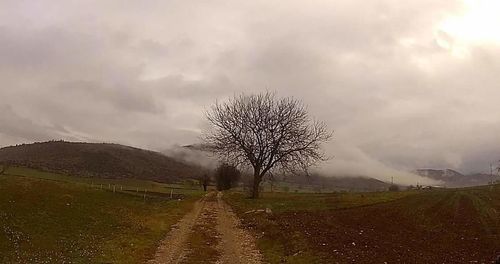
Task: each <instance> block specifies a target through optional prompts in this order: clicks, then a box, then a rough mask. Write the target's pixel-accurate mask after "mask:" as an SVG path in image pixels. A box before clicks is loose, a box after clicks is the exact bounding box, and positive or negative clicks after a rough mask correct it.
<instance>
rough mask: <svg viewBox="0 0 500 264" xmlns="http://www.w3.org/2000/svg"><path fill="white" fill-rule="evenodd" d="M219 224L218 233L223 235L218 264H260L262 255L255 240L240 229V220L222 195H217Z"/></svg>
mask: <svg viewBox="0 0 500 264" xmlns="http://www.w3.org/2000/svg"><path fill="white" fill-rule="evenodd" d="M217 205H218V211H219V212H218V216H219V217H218V223H217V231H218V232H219V233H220V234H221V237H222V241H221V243H220V244H219V248H220V251H221V258H220V259H219V261H217V263H218V264H260V263H262V260H263V258H262V255H261V253H260V252H259V250H258V249H257V247H256V245H255V238H254V237H253V236H252V235H251V234H250V233H248V231H246V230H244V229H242V228H241V227H240V220H239V218H238V217H237V216H236V215H235V214H234V213H233V211H232V210H231V207H230V206H229V205H228V204H227V203H226V202H224V200H222V193H218V194H217Z"/></svg>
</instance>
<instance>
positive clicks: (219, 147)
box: [203, 93, 331, 198]
mask: <svg viewBox="0 0 500 264" xmlns="http://www.w3.org/2000/svg"><path fill="white" fill-rule="evenodd" d="M206 117H207V119H208V121H209V123H210V124H211V126H210V128H209V129H207V130H206V131H205V133H204V135H203V139H204V141H205V143H206V144H207V146H208V148H209V149H210V150H211V151H212V152H213V153H215V154H217V155H218V156H219V157H220V158H221V159H223V160H224V162H226V163H229V164H234V165H242V164H243V165H250V166H251V167H252V168H253V186H252V198H258V197H259V186H260V183H261V181H262V178H263V177H264V176H265V175H266V173H268V172H270V170H272V169H277V168H279V169H282V170H284V171H286V172H297V171H298V170H303V171H306V172H307V168H308V167H309V166H311V165H314V164H316V163H317V162H319V161H322V160H325V159H326V158H325V156H324V153H323V152H322V151H321V149H320V145H321V143H323V142H326V141H328V140H329V139H330V138H331V132H329V131H328V130H327V128H326V125H325V124H324V123H322V122H318V121H313V120H311V118H310V117H309V115H308V114H307V111H306V107H305V106H304V105H303V104H302V103H301V102H300V101H298V100H296V99H294V98H291V97H288V98H276V97H275V95H274V94H272V93H263V94H256V95H240V96H235V97H233V98H232V99H230V100H229V101H227V102H224V103H219V102H216V103H215V105H213V106H212V108H211V109H210V110H209V111H208V112H207V113H206Z"/></svg>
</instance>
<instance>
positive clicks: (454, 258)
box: [245, 196, 500, 263]
mask: <svg viewBox="0 0 500 264" xmlns="http://www.w3.org/2000/svg"><path fill="white" fill-rule="evenodd" d="M412 199H413V198H409V199H402V200H401V201H395V202H391V203H385V204H378V205H374V206H368V207H360V208H351V209H345V210H325V211H315V212H305V211H302V212H286V213H281V214H276V215H274V216H265V215H263V216H261V218H260V219H259V218H257V217H256V216H253V217H248V218H246V219H245V223H246V224H247V225H248V226H249V227H252V228H255V229H256V231H257V233H265V237H266V239H268V240H274V241H280V243H281V244H282V245H283V248H284V249H285V255H287V256H297V255H300V254H304V252H308V253H309V255H311V252H312V253H313V254H312V255H314V256H315V257H317V258H318V259H317V260H316V259H315V261H314V262H315V263H494V260H496V259H497V256H498V254H500V235H499V231H500V230H499V229H498V224H499V223H498V220H499V219H498V214H496V211H495V214H494V215H493V218H492V219H489V220H490V222H489V224H487V225H485V222H484V221H488V219H485V217H484V216H483V215H481V212H479V211H478V210H477V208H476V207H475V206H474V205H473V201H472V200H471V199H469V198H468V197H467V196H461V197H459V198H457V199H455V200H453V201H454V203H453V204H451V205H450V204H449V201H450V199H448V198H447V199H443V200H438V201H433V200H431V199H429V200H425V199H424V200H418V201H413V200H412ZM417 204H419V205H424V206H414V205H417ZM413 206H414V207H413ZM262 217H265V218H266V219H262ZM495 218H496V219H495ZM491 221H493V222H491ZM495 221H496V223H495Z"/></svg>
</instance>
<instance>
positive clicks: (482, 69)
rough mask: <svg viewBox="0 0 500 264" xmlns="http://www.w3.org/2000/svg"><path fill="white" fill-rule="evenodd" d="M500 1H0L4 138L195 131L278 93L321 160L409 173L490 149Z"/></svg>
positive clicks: (460, 162) (499, 109)
mask: <svg viewBox="0 0 500 264" xmlns="http://www.w3.org/2000/svg"><path fill="white" fill-rule="evenodd" d="M499 13H500V1H493V0H477V1H472V0H468V1H463V0H456V1H451V0H442V1H434V0H432V1H431V0H408V1H400V0H380V1H375V0H373V1H366V0H345V1H338V0H329V1H326V0H309V1H294V0H287V1H277V0H255V1H243V0H227V1H223V0H213V1H186V0H172V1H154V0H144V1H127V2H126V3H125V2H124V1H118V0H88V1H74V0H52V1H41V0H0V146H7V145H12V144H17V143H24V142H33V141H45V140H51V139H64V140H71V141H89V142H114V143H120V144H126V145H132V146H136V147H143V148H147V149H153V150H165V149H168V148H171V147H172V146H176V145H184V144H192V143H196V142H198V141H199V134H200V131H201V130H202V129H203V128H204V127H205V126H206V121H205V119H204V111H205V110H206V109H208V108H209V107H210V105H211V104H213V103H214V102H215V100H225V99H227V98H229V97H231V96H234V95H235V94H240V93H258V92H263V91H272V92H275V93H276V95H277V96H293V97H295V98H298V99H300V100H302V101H303V102H304V103H305V104H306V105H308V110H309V113H310V115H311V116H312V117H314V118H316V119H318V120H322V121H324V122H325V123H326V124H327V125H328V127H329V128H330V129H332V130H334V134H333V140H332V141H331V142H329V143H328V144H325V146H324V147H325V151H326V153H327V154H328V155H329V156H331V157H332V159H330V160H329V161H328V162H326V163H324V164H322V166H321V167H320V168H318V169H319V170H322V171H324V172H325V173H328V174H342V175H360V174H364V175H370V176H373V177H376V178H379V179H386V180H387V179H388V178H390V177H391V176H393V175H397V177H396V181H398V182H401V183H409V182H414V181H415V180H418V178H417V177H416V176H414V175H412V174H410V173H407V172H408V171H411V170H413V169H415V168H452V169H457V170H460V171H462V172H465V173H468V172H480V171H488V170H489V164H490V163H491V162H495V161H497V160H498V159H500V149H499V147H498V143H499V142H500V115H499V113H500V103H499V101H498V98H500V87H499V86H500V60H499V59H498V58H499V56H500V16H498V15H497V14H499Z"/></svg>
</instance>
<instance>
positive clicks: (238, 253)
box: [148, 192, 262, 264]
mask: <svg viewBox="0 0 500 264" xmlns="http://www.w3.org/2000/svg"><path fill="white" fill-rule="evenodd" d="M148 263H149V264H163V263H179V264H183V263H217V264H229V263H231V264H233V263H234V264H240V263H241V264H247V263H248V264H254V263H255V264H257V263H262V255H261V254H260V252H259V251H258V250H257V248H256V246H255V240H254V238H253V237H252V235H250V234H249V233H248V232H247V231H245V230H244V229H242V228H240V227H239V219H238V218H237V217H236V215H235V214H234V213H233V212H232V210H231V208H230V206H229V205H227V204H226V203H225V202H224V201H223V200H222V193H215V192H212V193H208V194H207V195H206V196H205V197H203V198H202V199H201V200H199V201H198V202H196V203H195V205H194V208H193V210H192V211H191V212H190V213H188V214H187V215H186V216H184V218H183V219H181V220H180V221H179V222H178V223H177V224H176V225H175V226H174V227H173V228H172V230H171V231H170V232H169V234H168V235H167V236H166V238H165V239H164V240H163V241H162V243H161V245H160V247H159V248H158V250H157V252H156V255H155V258H154V259H152V260H150V261H149V262H148Z"/></svg>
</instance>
